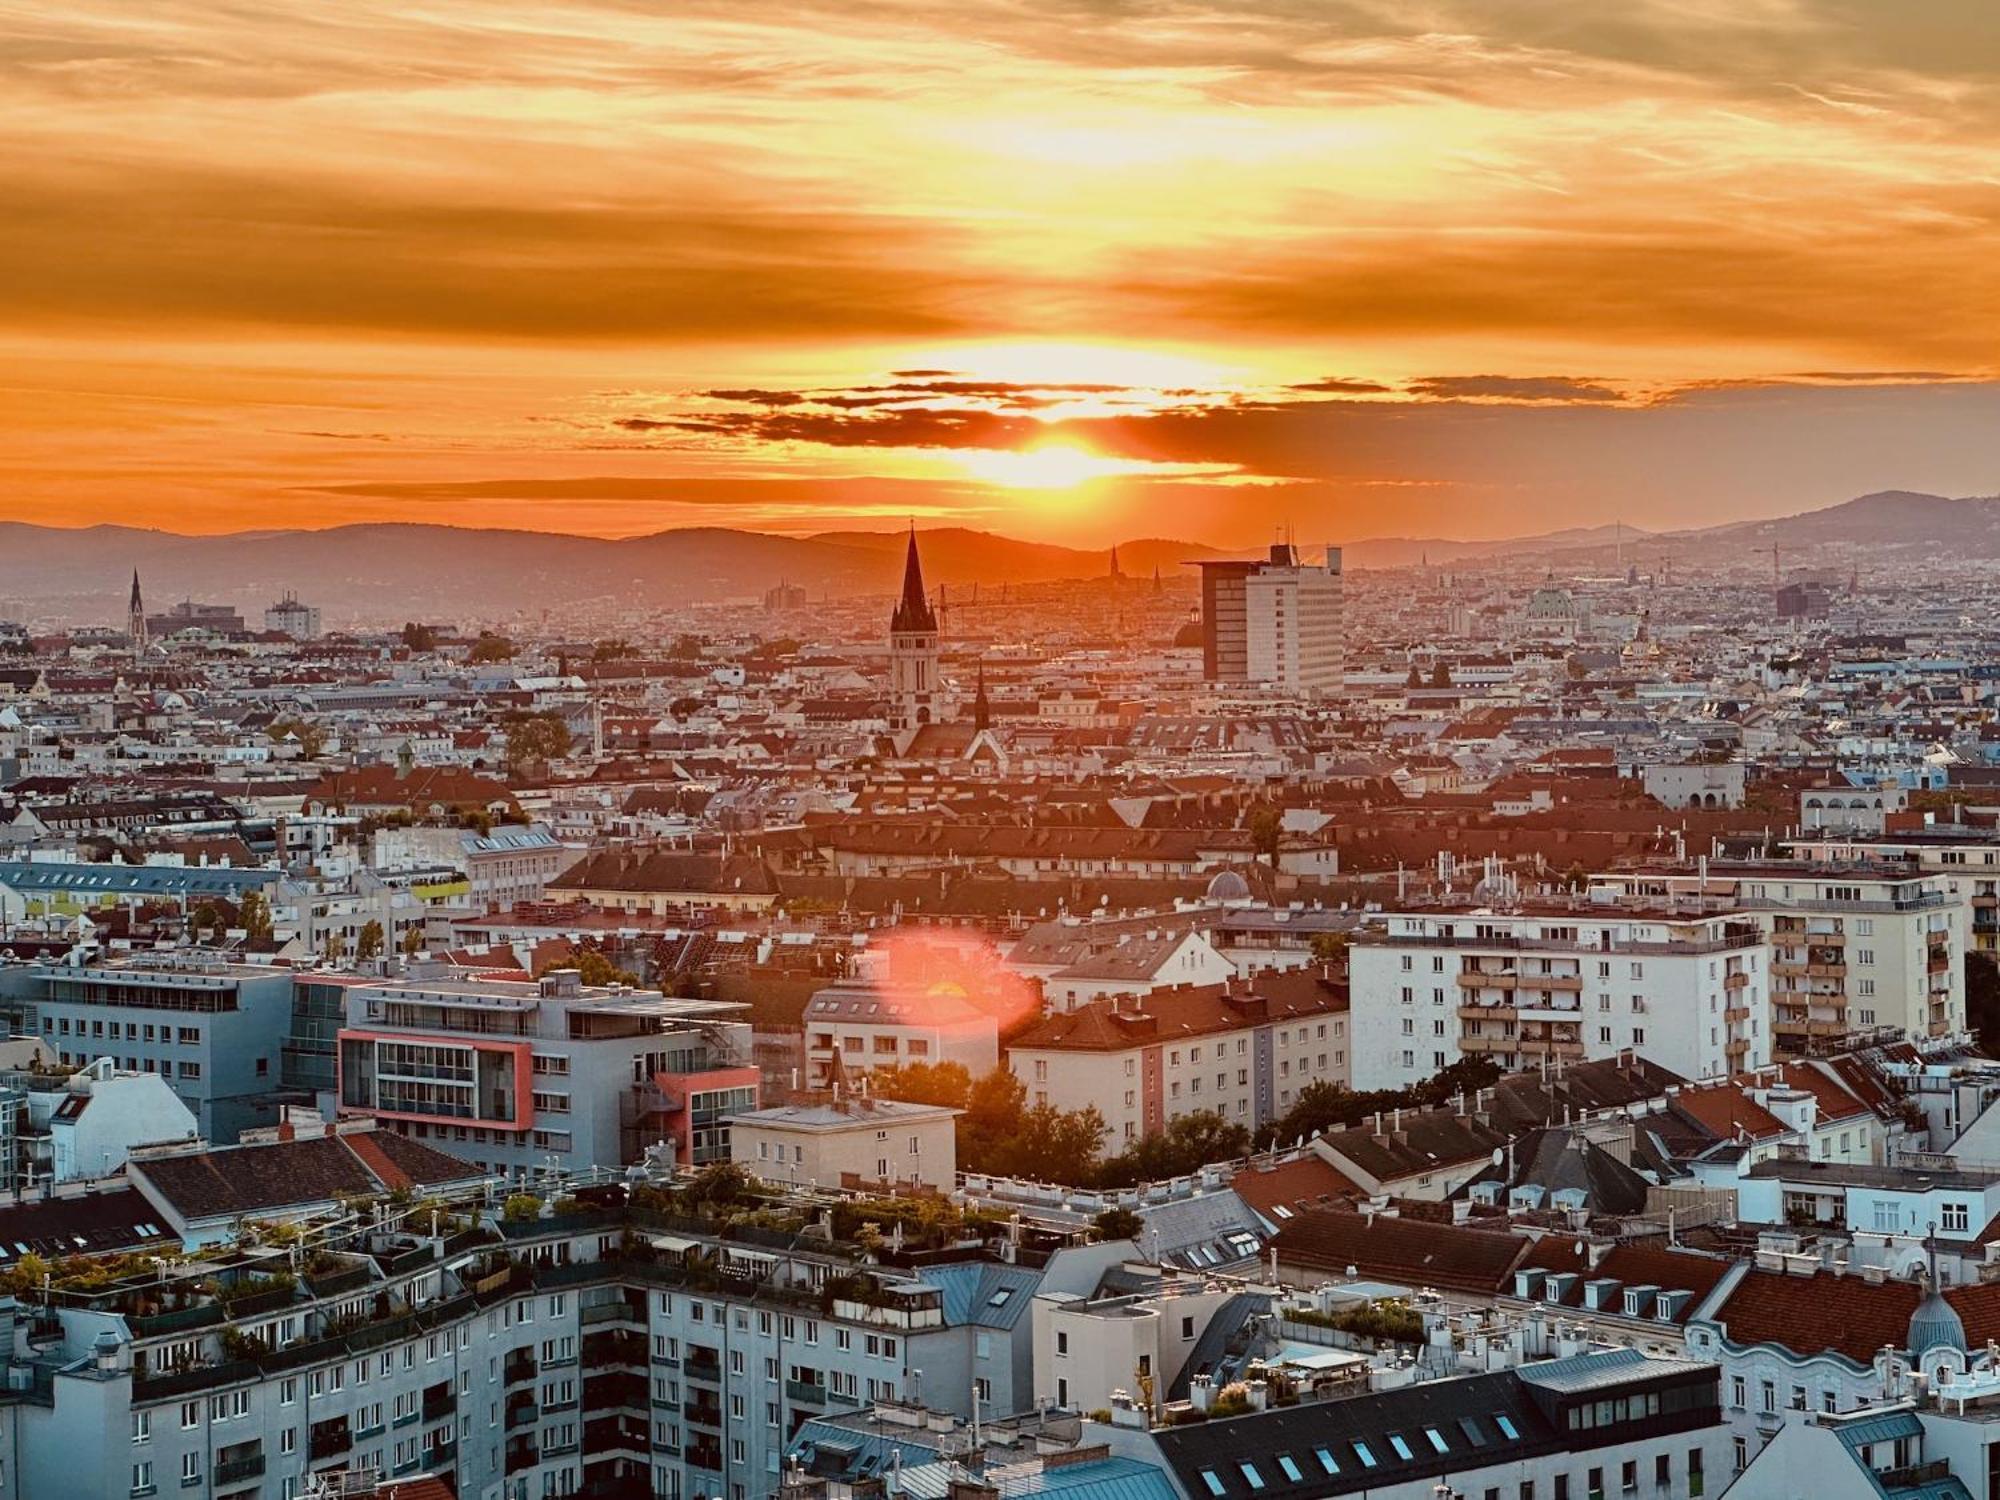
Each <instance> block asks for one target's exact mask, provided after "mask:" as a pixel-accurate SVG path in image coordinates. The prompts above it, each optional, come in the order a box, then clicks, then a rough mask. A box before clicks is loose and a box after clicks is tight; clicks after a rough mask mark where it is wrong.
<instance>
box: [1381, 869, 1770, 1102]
mask: <svg viewBox="0 0 2000 1500" xmlns="http://www.w3.org/2000/svg"><path fill="white" fill-rule="evenodd" d="M1770 967H1771V948H1770V945H1769V943H1768V941H1767V940H1766V938H1765V936H1764V934H1763V932H1762V930H1761V929H1760V928H1759V927H1758V925H1757V924H1756V923H1755V922H1754V921H1752V920H1750V919H1749V918H1748V917H1747V916H1746V915H1745V914H1743V913H1740V912H1715V913H1710V914H1705V915H1696V916H1677V915H1672V914H1668V913H1666V912H1662V911H1659V910H1655V909H1645V910H1635V909H1631V908H1629V907H1628V908H1621V907H1619V906H1616V905H1611V904H1605V903H1584V902H1565V903H1561V904H1559V905H1558V904H1547V903H1542V904H1535V903H1528V904H1524V905H1523V906H1521V907H1520V908H1518V909H1513V910H1508V911H1505V912H1496V911H1491V910H1444V909H1440V910H1435V911H1423V912H1400V913H1396V914H1393V915H1391V916H1390V917H1389V919H1388V930H1387V931H1386V932H1382V933H1364V934H1361V935H1359V936H1357V937H1356V939H1355V940H1354V943H1353V946H1352V947H1351V948H1350V949H1349V951H1348V972H1349V992H1350V997H1351V1006H1352V1012H1353V1026H1354V1035H1353V1044H1354V1045H1353V1055H1354V1067H1353V1087H1355V1088H1356V1089H1388V1088H1406V1087H1408V1086H1409V1085H1411V1084H1414V1083H1418V1082H1421V1081H1422V1080H1423V1079H1426V1078H1429V1077H1430V1076H1431V1075H1433V1074H1434V1073H1436V1072H1438V1071H1439V1070H1440V1069H1442V1068H1445V1067H1447V1066H1449V1065H1450V1064H1452V1063H1455V1062H1457V1061H1459V1060H1460V1059H1461V1058H1463V1057H1468V1056H1478V1055H1483V1056H1487V1057H1491V1058H1492V1059H1493V1060H1494V1061H1495V1062H1497V1063H1498V1064H1499V1065H1500V1066H1501V1067H1502V1068H1503V1069H1505V1070H1508V1071H1513V1070H1515V1069H1525V1068H1533V1067H1537V1066H1539V1065H1541V1064H1544V1063H1554V1062H1581V1061H1586V1060H1595V1059H1599V1058H1610V1057H1616V1056H1617V1055H1618V1054H1619V1053H1621V1052H1624V1051H1626V1050H1628V1049H1629V1050H1631V1051H1633V1052H1636V1053H1638V1054H1639V1055H1641V1056H1642V1057H1644V1058H1646V1059H1647V1060H1649V1061H1651V1062H1655V1063H1658V1064H1659V1065H1660V1066H1661V1067H1664V1068H1668V1069H1671V1070H1672V1071H1673V1072H1676V1073H1679V1074H1681V1075H1682V1076H1683V1077H1686V1078H1709V1077H1715V1076H1718V1075H1722V1074H1727V1073H1731V1072H1735V1071H1738V1070H1740V1069H1743V1068H1748V1067H1756V1066H1758V1065H1760V1064H1762V1063H1765V1062H1768V1061H1769V1060H1770V1056H1771V1047H1772V1024H1771V1010H1770V994H1769V990H1768V985H1769V984H1770V982H1771V981H1770Z"/></svg>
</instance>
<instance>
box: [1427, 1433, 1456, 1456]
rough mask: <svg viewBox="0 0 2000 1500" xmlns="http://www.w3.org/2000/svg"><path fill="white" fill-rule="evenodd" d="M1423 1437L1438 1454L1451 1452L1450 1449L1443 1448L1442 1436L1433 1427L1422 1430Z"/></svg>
mask: <svg viewBox="0 0 2000 1500" xmlns="http://www.w3.org/2000/svg"><path fill="white" fill-rule="evenodd" d="M1424 1436H1425V1437H1427V1438H1429V1439H1430V1440H1431V1447H1433V1448H1435V1449H1436V1450H1437V1451H1438V1452H1439V1453H1449V1452H1451V1449H1450V1448H1448V1447H1446V1446H1445V1441H1444V1434H1442V1433H1440V1432H1439V1431H1438V1430H1437V1429H1436V1428H1435V1427H1426V1428H1425V1429H1424Z"/></svg>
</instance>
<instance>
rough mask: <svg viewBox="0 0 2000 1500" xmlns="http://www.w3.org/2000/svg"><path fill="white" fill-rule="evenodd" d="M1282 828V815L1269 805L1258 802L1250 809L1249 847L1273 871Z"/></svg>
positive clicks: (1275, 866) (1283, 824)
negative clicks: (1261, 857)
mask: <svg viewBox="0 0 2000 1500" xmlns="http://www.w3.org/2000/svg"><path fill="white" fill-rule="evenodd" d="M1284 828H1285V822H1284V817H1283V815H1282V814H1281V813H1280V812H1279V811H1278V809H1277V808H1275V807H1273V806H1272V805H1271V804H1270V803H1268V802H1260V803H1258V804H1257V805H1256V806H1255V807H1253V808H1251V809H1250V843H1251V847H1253V848H1254V849H1255V850H1256V851H1257V852H1258V853H1259V854H1261V855H1262V856H1263V857H1264V858H1265V859H1266V860H1267V861H1269V862H1270V866H1271V868H1272V869H1274V870H1275V869H1277V868H1278V840H1279V838H1280V837H1281V836H1282V835H1283V833H1284Z"/></svg>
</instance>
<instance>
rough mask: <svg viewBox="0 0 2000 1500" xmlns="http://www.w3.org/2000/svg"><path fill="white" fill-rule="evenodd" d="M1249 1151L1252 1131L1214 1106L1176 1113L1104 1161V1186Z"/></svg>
mask: <svg viewBox="0 0 2000 1500" xmlns="http://www.w3.org/2000/svg"><path fill="white" fill-rule="evenodd" d="M1249 1152H1250V1132H1249V1131H1248V1130H1247V1129H1245V1128H1244V1127H1243V1126H1241V1125H1239V1124H1237V1123H1235V1122H1234V1121H1233V1120H1230V1119H1227V1118H1226V1117H1224V1116H1223V1115H1222V1114H1220V1113H1218V1112H1217V1111H1215V1110H1197V1111H1195V1112H1194V1113H1193V1114H1186V1115H1176V1116H1174V1118H1173V1119H1172V1120H1170V1121H1168V1123H1167V1128H1166V1129H1165V1130H1162V1131H1157V1132H1155V1133H1154V1134H1152V1135H1149V1136H1144V1137H1142V1138H1141V1139H1139V1140H1137V1141H1134V1142H1133V1143H1132V1144H1131V1145H1130V1146H1129V1147H1127V1148H1126V1149H1125V1150H1124V1151H1123V1152H1121V1153H1120V1154H1119V1155H1117V1156H1114V1157H1112V1158H1111V1160H1109V1161H1107V1162H1106V1163H1105V1164H1104V1167H1103V1170H1102V1171H1101V1172H1099V1174H1098V1178H1097V1181H1098V1183H1099V1185H1100V1186H1103V1187H1131V1186H1133V1185H1135V1184H1137V1183H1141V1182H1159V1181H1162V1180H1164V1179H1165V1178H1169V1177H1183V1176H1186V1175H1187V1174H1188V1173H1189V1172H1197V1171H1200V1170H1201V1168H1203V1167H1205V1166H1207V1165H1208V1164H1209V1163H1210V1162H1218V1161H1234V1160H1235V1159H1237V1158H1238V1157H1241V1156H1247V1155H1248V1154H1249Z"/></svg>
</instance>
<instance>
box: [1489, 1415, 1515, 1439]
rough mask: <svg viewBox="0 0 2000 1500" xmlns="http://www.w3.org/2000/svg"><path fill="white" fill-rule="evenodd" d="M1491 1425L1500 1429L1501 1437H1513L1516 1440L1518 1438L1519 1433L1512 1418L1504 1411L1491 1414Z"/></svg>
mask: <svg viewBox="0 0 2000 1500" xmlns="http://www.w3.org/2000/svg"><path fill="white" fill-rule="evenodd" d="M1493 1425H1494V1426H1496V1427H1498V1428H1499V1429H1500V1435H1501V1436H1502V1437H1508V1438H1513V1439H1515V1440H1516V1441H1518V1440H1519V1439H1520V1436H1521V1434H1520V1433H1519V1432H1518V1431H1516V1430H1515V1427H1514V1419H1513V1418H1511V1417H1509V1416H1508V1415H1507V1413H1505V1412H1504V1411H1502V1412H1495V1413H1494V1414H1493Z"/></svg>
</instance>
